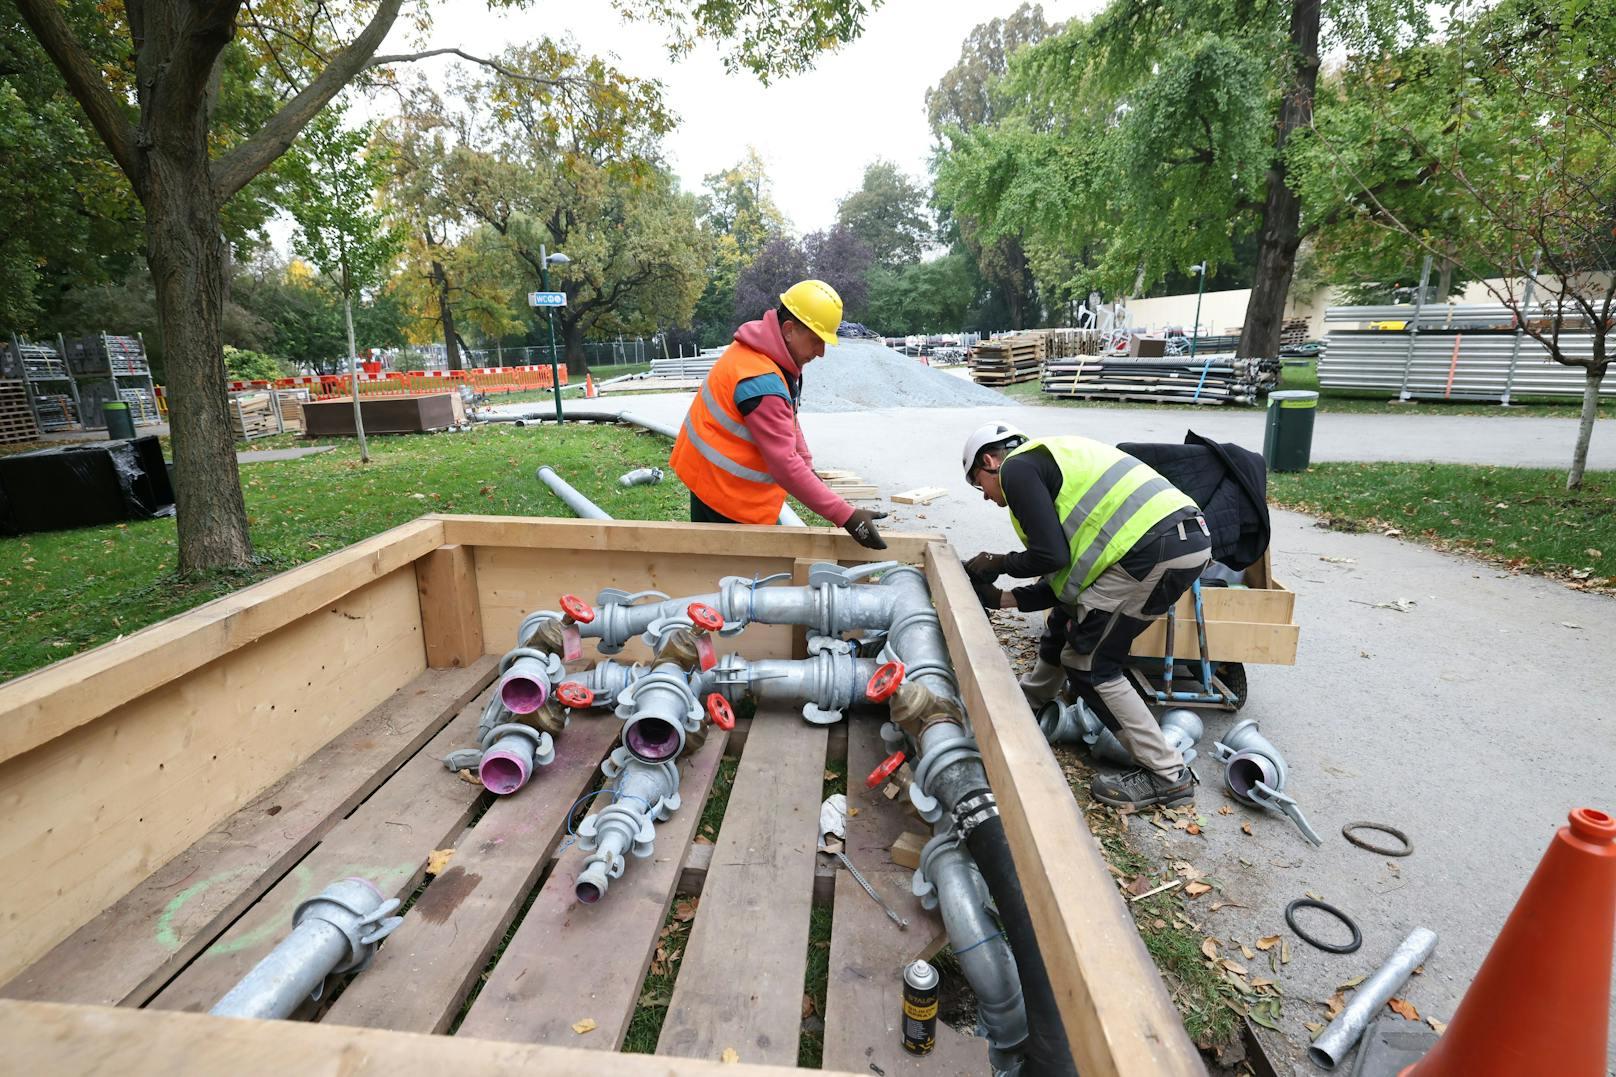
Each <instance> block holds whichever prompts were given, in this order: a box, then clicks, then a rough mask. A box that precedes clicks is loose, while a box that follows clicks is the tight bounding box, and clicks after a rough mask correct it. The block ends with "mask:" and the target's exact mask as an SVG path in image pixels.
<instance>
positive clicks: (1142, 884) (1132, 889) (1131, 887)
mask: <svg viewBox="0 0 1616 1077" xmlns="http://www.w3.org/2000/svg"><path fill="white" fill-rule="evenodd" d="M1155 885H1156V880H1155V879H1153V878H1151V877H1150V876H1149V875H1135V876H1134V877H1133V878H1132V879H1129V880H1128V883H1127V885H1125V886H1124V887H1123V889H1124V890H1126V891H1127V892H1128V893H1130V894H1132V895H1133V896H1134V897H1138V896H1139V895H1141V894H1147V893H1149V892H1150V890H1151V889H1152V888H1153V887H1154V886H1155Z"/></svg>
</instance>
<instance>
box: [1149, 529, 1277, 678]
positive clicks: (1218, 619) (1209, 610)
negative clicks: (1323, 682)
mask: <svg viewBox="0 0 1616 1077" xmlns="http://www.w3.org/2000/svg"><path fill="white" fill-rule="evenodd" d="M1201 596H1202V601H1201V608H1202V611H1203V614H1204V616H1205V618H1206V649H1207V651H1208V652H1210V653H1209V655H1208V657H1210V658H1211V659H1212V661H1214V662H1251V663H1255V664H1258V665H1280V666H1293V665H1295V664H1296V641H1297V637H1298V635H1299V634H1300V632H1301V629H1300V628H1298V627H1297V625H1296V623H1295V615H1296V592H1294V591H1292V590H1291V589H1290V588H1289V587H1286V586H1285V585H1284V584H1283V583H1280V582H1279V581H1278V580H1276V579H1274V569H1273V563H1272V561H1271V559H1270V554H1269V553H1268V552H1264V553H1263V556H1262V560H1261V561H1259V562H1257V563H1256V564H1255V565H1252V566H1251V567H1250V568H1248V569H1246V586H1245V587H1203V588H1201ZM1173 612H1174V616H1175V617H1176V618H1177V620H1178V626H1177V627H1176V628H1175V629H1174V630H1173V657H1174V658H1185V659H1191V658H1200V657H1201V645H1200V640H1199V638H1198V636H1197V634H1196V631H1195V600H1194V597H1193V596H1191V595H1189V594H1185V595H1184V597H1182V598H1180V599H1179V600H1178V606H1177V607H1176V608H1175V609H1174V611H1173ZM1133 653H1134V654H1135V655H1139V656H1146V657H1155V658H1165V657H1166V654H1167V618H1166V617H1165V616H1163V617H1158V618H1157V619H1156V621H1155V623H1154V624H1152V625H1151V626H1150V627H1149V628H1147V629H1145V631H1144V632H1143V633H1141V634H1140V635H1139V637H1138V638H1137V639H1135V640H1134V641H1133Z"/></svg>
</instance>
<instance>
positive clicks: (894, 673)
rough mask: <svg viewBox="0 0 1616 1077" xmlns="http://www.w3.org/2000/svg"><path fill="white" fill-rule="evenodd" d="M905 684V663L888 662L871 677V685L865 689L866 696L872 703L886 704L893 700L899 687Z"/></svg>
mask: <svg viewBox="0 0 1616 1077" xmlns="http://www.w3.org/2000/svg"><path fill="white" fill-rule="evenodd" d="M902 683H903V663H902V662H888V663H886V664H885V665H883V666H882V667H881V668H880V669H878V670H876V671H875V674H874V675H873V676H872V677H870V683H869V684H868V685H866V686H865V688H864V695H865V697H866V698H867V699H869V700H870V702H872V703H884V702H886V701H887V700H889V699H891V698H892V696H893V694H894V693H896V692H897V691H898V685H900V684H902Z"/></svg>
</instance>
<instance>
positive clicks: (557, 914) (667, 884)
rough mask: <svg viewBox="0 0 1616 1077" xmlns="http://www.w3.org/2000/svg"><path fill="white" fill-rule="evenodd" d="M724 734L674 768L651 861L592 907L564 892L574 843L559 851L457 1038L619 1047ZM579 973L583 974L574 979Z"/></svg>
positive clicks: (575, 860) (580, 858) (573, 863)
mask: <svg viewBox="0 0 1616 1077" xmlns="http://www.w3.org/2000/svg"><path fill="white" fill-rule="evenodd" d="M724 738H725V734H724V732H723V731H722V730H718V729H714V730H711V732H710V733H709V735H708V737H707V742H706V743H705V744H703V745H702V746H701V750H700V751H699V752H697V753H696V754H695V755H693V756H690V757H688V758H686V759H685V760H683V761H682V762H681V763H680V764H679V797H680V800H681V801H682V805H681V807H680V808H679V810H678V811H677V812H675V813H674V815H673V817H672V818H671V819H669V820H668V821H667V822H665V823H659V824H657V828H656V848H655V850H653V852H652V854H651V856H650V857H648V858H647V859H644V860H631V861H630V862H629V864H628V866H627V868H626V869H625V870H624V872H623V877H622V878H621V879H617V880H615V881H613V882H612V884H611V885H610V887H608V889H607V891H606V895H605V896H604V897H603V898H601V900H600V901H598V902H596V903H595V904H593V905H583V904H580V903H579V902H578V900H577V898H576V897H574V896H573V887H574V885H575V884H576V883H577V881H578V875H579V873H580V872H582V871H583V867H584V861H585V860H586V859H587V854H586V853H584V852H583V851H582V850H581V849H579V848H578V847H577V846H576V845H574V846H573V847H571V848H569V849H568V850H567V851H566V852H564V853H562V854H561V859H560V860H559V861H558V862H557V863H556V866H555V869H554V870H553V871H551V873H550V877H549V879H547V880H546V881H545V884H544V888H543V889H542V890H540V891H539V896H538V898H537V899H535V900H534V902H533V907H532V908H531V909H529V910H528V912H527V915H526V916H525V917H524V918H523V920H522V925H521V927H519V928H517V929H516V934H515V935H513V936H511V941H510V943H509V944H508V945H507V946H506V947H505V953H504V955H503V956H502V957H501V958H500V960H499V964H497V965H495V966H494V970H493V972H492V973H491V974H490V975H489V977H488V982H487V983H486V984H485V985H484V986H483V989H482V993H481V994H479V995H478V996H477V1001H475V1002H474V1003H472V1006H471V1011H470V1012H469V1013H467V1014H466V1019H465V1020H464V1021H463V1022H461V1025H460V1027H459V1029H457V1030H456V1033H455V1034H456V1035H458V1036H475V1037H479V1038H482V1039H490V1040H516V1041H520V1042H522V1043H554V1044H562V1045H566V1046H574V1045H579V1046H583V1047H589V1048H594V1049H596V1050H604V1051H615V1050H617V1049H619V1048H620V1047H622V1045H623V1039H624V1037H625V1036H627V1035H628V1026H629V1022H630V1021H631V1020H632V1019H633V1017H634V1009H635V1006H636V1005H637V1004H638V1002H639V998H640V988H641V987H642V986H643V984H644V983H645V973H646V970H647V969H648V968H649V967H650V965H651V958H652V957H653V955H654V954H655V952H656V947H657V941H658V936H659V934H660V933H661V930H662V924H663V921H664V920H665V919H666V918H667V914H668V906H669V905H671V904H672V902H673V893H674V884H675V883H676V882H677V881H678V879H679V875H680V869H681V868H682V866H683V860H684V855H685V853H686V851H688V850H689V849H691V844H690V840H691V838H692V837H693V836H694V835H695V832H696V826H697V824H698V823H700V822H701V811H702V806H703V805H704V804H705V803H706V802H707V793H708V791H709V790H710V789H711V788H712V784H713V779H714V778H716V777H717V776H718V764H719V762H720V760H722V759H723V757H724ZM697 848H701V849H711V848H713V846H710V845H702V846H697ZM580 969H588V970H589V971H588V974H587V975H584V976H580V975H579V974H578V970H580ZM586 1017H587V1018H590V1019H592V1020H594V1021H595V1022H596V1024H597V1025H598V1027H597V1028H596V1030H595V1031H594V1032H591V1033H590V1034H589V1035H588V1036H587V1037H584V1038H583V1039H582V1040H580V1039H579V1037H578V1034H577V1033H576V1032H574V1031H573V1030H572V1025H573V1023H574V1022H575V1021H580V1020H582V1019H583V1018H586Z"/></svg>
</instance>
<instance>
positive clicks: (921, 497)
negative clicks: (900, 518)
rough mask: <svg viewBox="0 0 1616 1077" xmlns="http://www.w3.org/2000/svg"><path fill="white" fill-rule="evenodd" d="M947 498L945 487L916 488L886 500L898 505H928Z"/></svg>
mask: <svg viewBox="0 0 1616 1077" xmlns="http://www.w3.org/2000/svg"><path fill="white" fill-rule="evenodd" d="M947 496H948V488H947V487H946V486H917V487H915V488H914V489H913V490H905V491H903V493H901V494H893V495H892V497H891V498H889V499H888V500H890V501H892V502H894V503H895V504H899V505H929V504H931V503H932V502H933V501H936V500H937V499H938V498H940V497H947Z"/></svg>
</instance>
